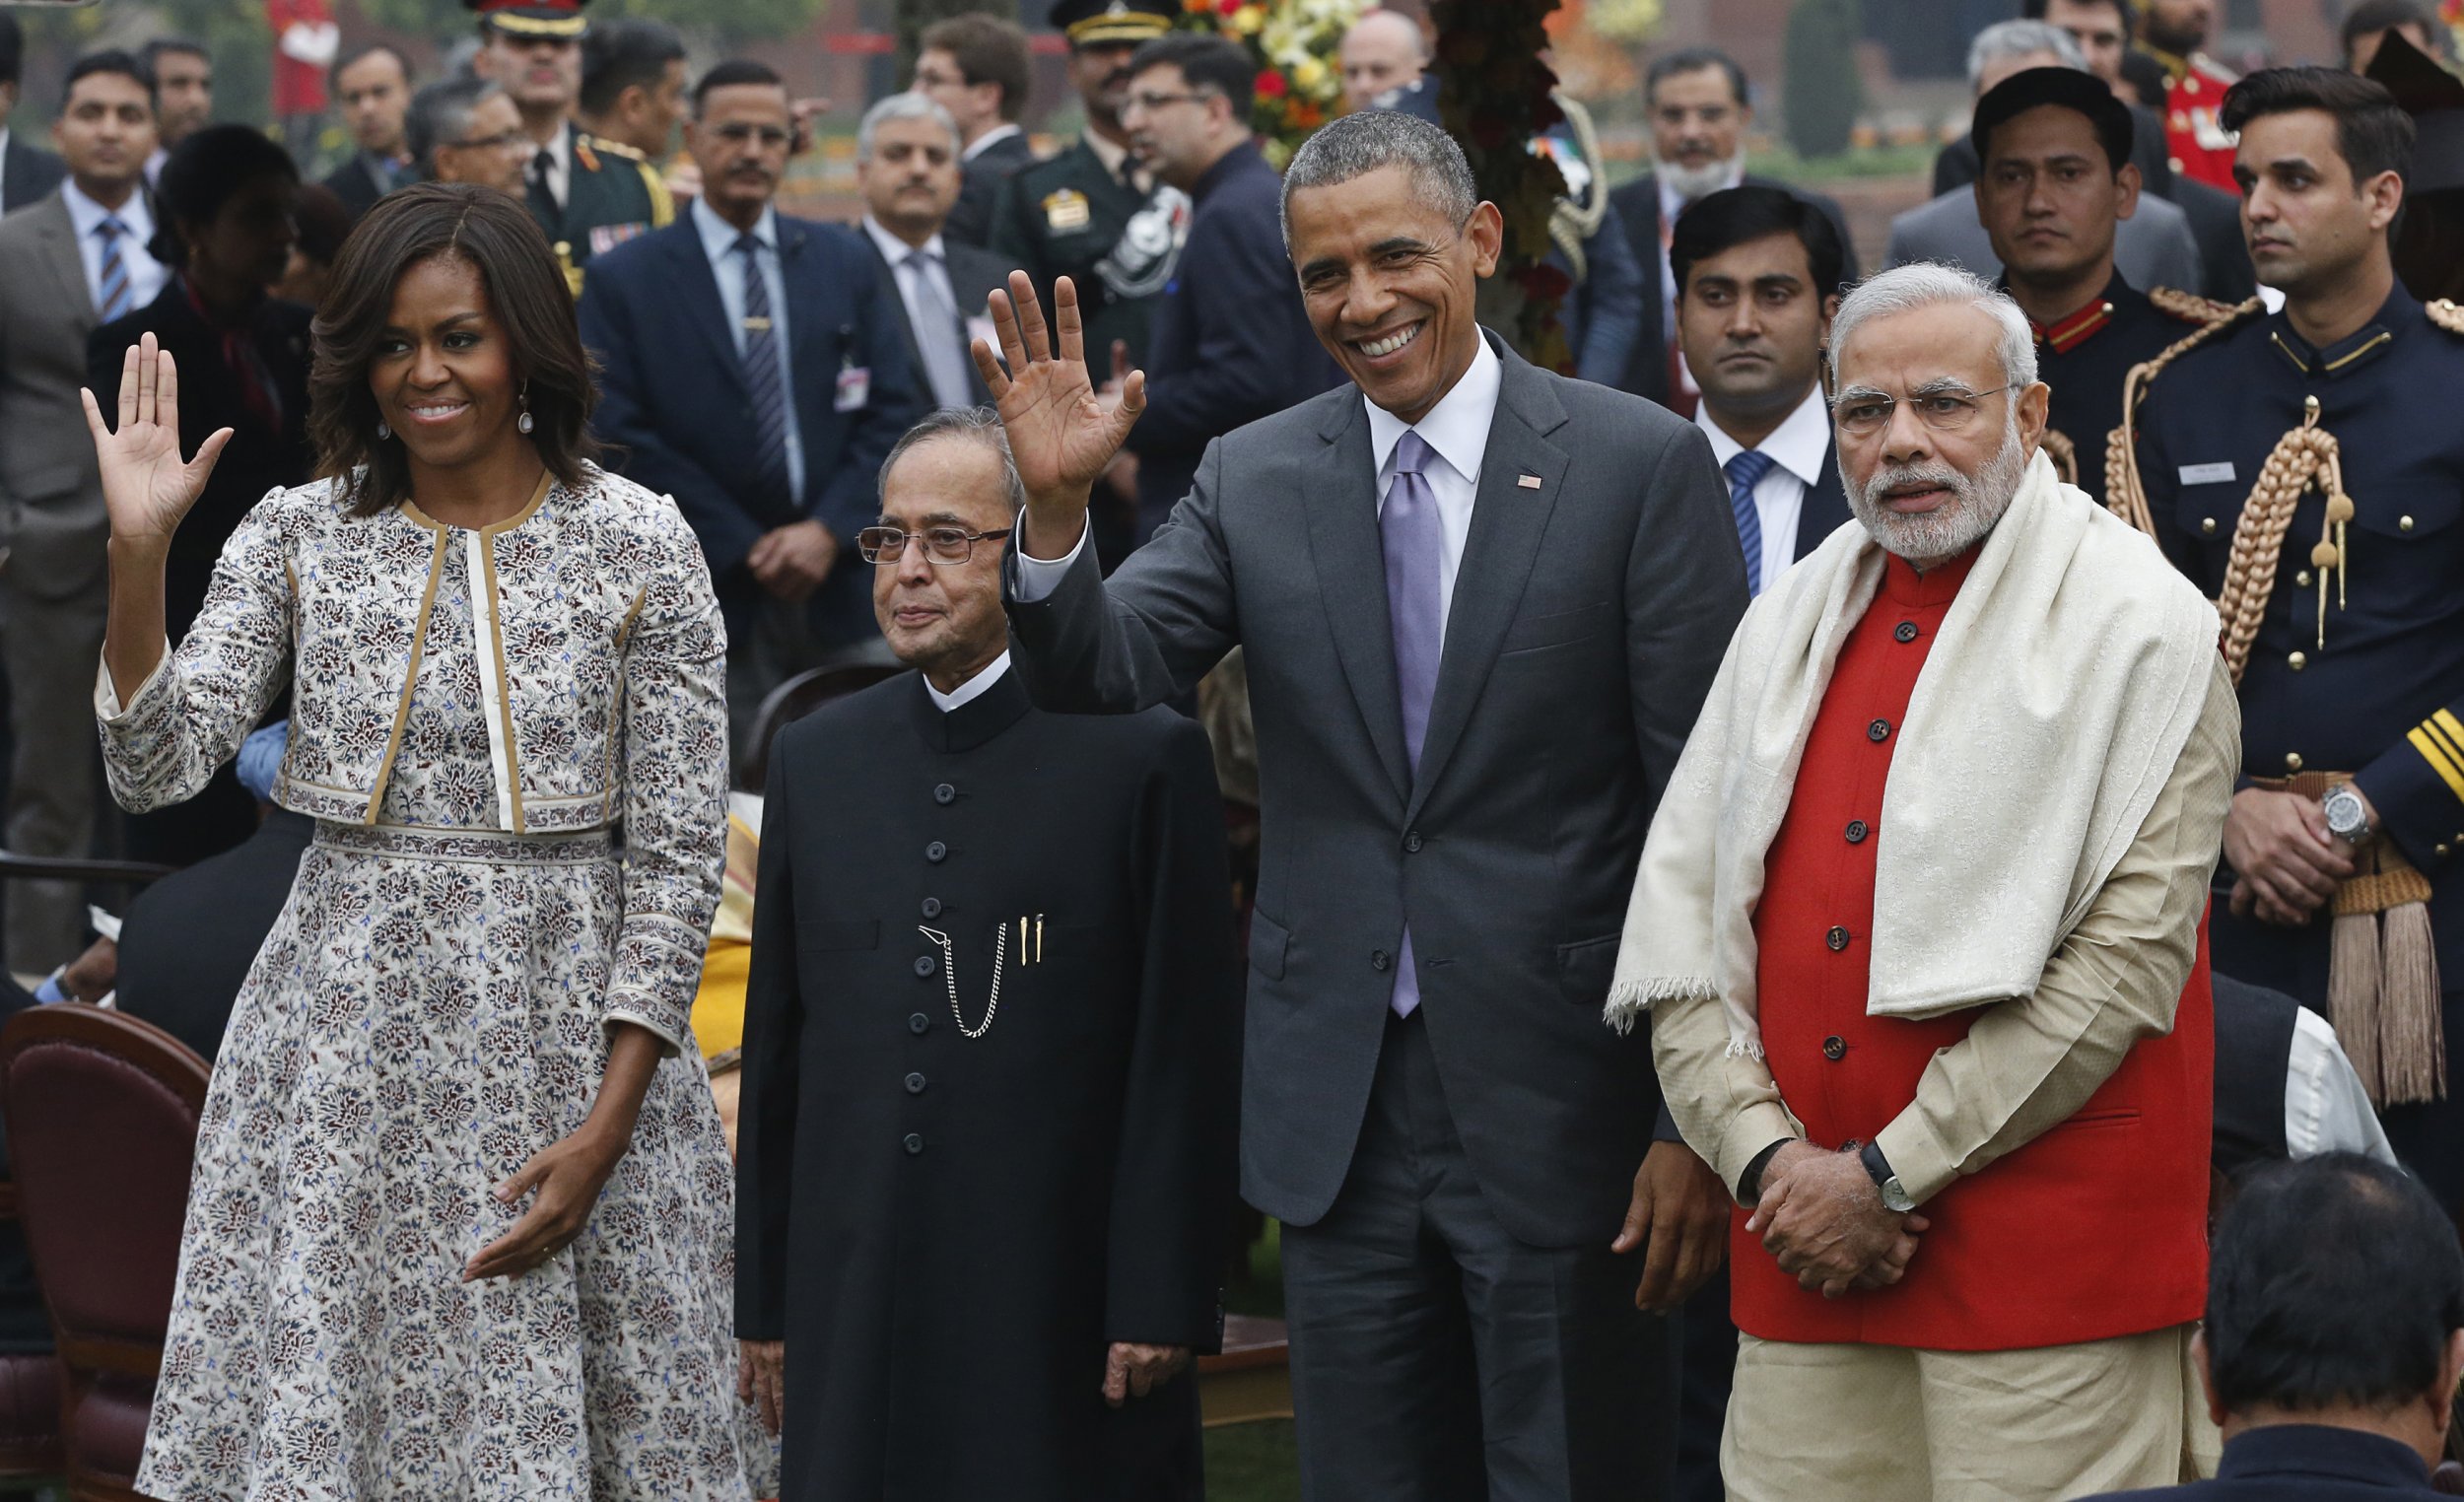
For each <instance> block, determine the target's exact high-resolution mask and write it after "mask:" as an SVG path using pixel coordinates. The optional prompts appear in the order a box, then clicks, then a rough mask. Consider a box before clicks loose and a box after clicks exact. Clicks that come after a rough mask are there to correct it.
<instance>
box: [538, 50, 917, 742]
mask: <svg viewBox="0 0 2464 1502" xmlns="http://www.w3.org/2000/svg"><path fill="white" fill-rule="evenodd" d="M790 130H791V127H790V124H789V114H788V107H787V86H786V85H785V84H783V83H782V82H781V81H780V79H779V75H778V74H777V73H775V72H773V71H772V70H771V69H770V68H769V67H768V66H767V65H765V64H762V63H757V62H747V61H738V62H723V63H720V64H719V65H718V66H716V67H714V68H712V69H711V70H710V71H709V72H708V73H705V74H704V75H702V80H701V82H700V84H698V85H697V86H696V87H695V89H694V93H693V118H692V119H691V120H690V121H689V122H688V123H687V124H686V126H685V145H686V147H687V149H688V150H689V151H691V153H692V154H693V159H694V161H695V162H696V163H697V164H698V165H699V166H700V167H701V169H702V195H701V196H700V197H699V198H696V199H695V200H694V201H693V206H692V208H691V209H689V210H688V211H687V212H686V214H685V217H684V218H683V220H682V221H680V222H679V223H677V224H674V225H671V226H669V227H668V228H667V229H665V230H660V231H656V232H654V233H652V234H650V235H646V236H643V237H642V238H641V239H640V241H639V242H638V243H628V244H626V245H624V246H622V247H620V251H619V252H618V253H614V254H610V255H609V256H607V257H606V258H605V259H603V260H601V261H598V262H597V263H595V265H594V268H593V270H592V272H591V275H590V283H589V286H588V288H586V289H585V290H584V292H583V295H582V307H581V318H582V341H583V343H585V344H587V345H588V346H589V347H590V349H591V351H592V352H593V353H594V354H596V355H597V356H598V359H599V362H600V366H601V370H600V375H599V381H600V392H601V395H600V401H599V409H598V413H597V415H596V418H595V419H594V424H595V427H596V430H597V432H598V434H599V436H600V437H601V438H602V439H605V440H607V441H608V442H610V443H612V444H616V445H617V449H618V453H619V454H620V458H619V460H618V463H619V465H620V467H621V468H622V469H623V471H624V472H625V473H626V474H627V475H629V476H631V477H632V478H633V479H636V480H639V481H640V482H642V483H643V484H644V485H647V486H649V487H650V489H652V490H655V491H664V492H666V493H667V494H669V495H672V496H674V497H675V499H676V505H677V506H678V507H679V508H681V509H682V510H683V512H684V514H685V519H686V520H688V521H690V522H692V523H693V530H694V533H695V535H697V536H698V537H700V538H701V541H702V553H703V556H704V557H705V558H706V559H707V560H708V561H709V563H710V568H711V576H712V579H713V580H714V581H715V582H716V584H717V588H718V593H719V605H720V607H721V608H722V609H724V610H725V611H726V614H727V703H728V708H729V712H730V715H731V717H732V720H733V723H734V728H735V730H736V732H737V736H738V739H739V740H741V738H742V737H743V735H744V734H745V733H746V732H748V731H749V729H750V728H751V723H750V722H751V717H752V714H753V712H754V710H756V709H757V708H759V706H760V704H761V701H762V698H763V696H764V695H766V694H767V693H768V692H769V691H770V690H771V689H773V688H775V687H777V686H778V685H779V684H780V683H782V682H785V681H786V680H787V678H788V677H790V676H792V675H793V674H795V673H797V672H800V671H802V670H803V669H804V668H807V667H810V666H812V665H814V663H815V662H816V661H818V659H819V657H820V655H821V653H822V652H823V650H824V649H827V648H828V647H830V646H833V645H837V644H842V643H847V642H853V641H860V640H863V639H864V638H866V637H869V636H871V635H872V634H873V632H874V627H873V624H872V606H871V603H870V600H869V591H868V590H867V589H866V587H865V586H866V582H867V580H865V577H864V573H865V571H864V569H863V568H862V567H861V565H859V564H857V563H856V561H855V558H854V556H853V552H852V547H853V543H852V539H853V538H854V537H855V535H856V531H857V530H858V529H859V528H861V527H863V526H865V525H867V524H869V523H870V522H871V520H872V515H873V476H874V474H875V473H876V472H877V471H878V470H879V469H880V467H881V461H882V459H883V458H884V457H885V456H887V455H888V453H889V451H890V445H891V444H895V443H896V442H898V437H899V435H900V434H901V433H904V432H905V431H906V430H907V426H908V424H909V423H910V422H911V421H913V420H914V419H915V418H916V417H917V416H919V415H920V414H921V413H922V411H923V410H924V402H923V400H922V399H921V396H920V393H919V391H918V388H917V386H916V384H915V380H914V377H913V376H912V375H911V374H910V369H911V367H910V361H909V356H908V352H907V348H906V344H905V342H904V340H903V339H902V338H901V336H900V330H899V317H898V302H897V298H896V296H895V295H894V294H892V293H890V292H889V291H888V290H887V289H886V288H885V287H884V286H883V284H882V282H881V279H880V277H879V275H878V274H877V273H876V272H875V271H874V269H873V267H874V259H873V252H872V248H871V247H870V246H869V245H867V244H865V243H864V241H863V239H861V238H860V237H859V236H857V235H856V232H854V231H852V230H848V229H845V228H843V227H840V226H836V225H820V224H813V223H810V222H808V221H804V220H798V219H790V218H787V216H785V215H783V214H780V213H779V212H778V211H777V210H776V209H775V208H773V207H772V205H771V199H772V198H773V197H774V196H775V195H776V194H777V192H778V189H779V179H780V177H781V176H782V175H783V174H784V173H785V172H786V171H787V147H788V142H789V138H790Z"/></svg>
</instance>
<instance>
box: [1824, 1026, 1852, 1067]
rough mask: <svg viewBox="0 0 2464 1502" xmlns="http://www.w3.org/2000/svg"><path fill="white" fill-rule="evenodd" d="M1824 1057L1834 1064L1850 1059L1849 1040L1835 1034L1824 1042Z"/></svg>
mask: <svg viewBox="0 0 2464 1502" xmlns="http://www.w3.org/2000/svg"><path fill="white" fill-rule="evenodd" d="M1822 1057H1823V1058H1827V1059H1829V1060H1830V1061H1831V1062H1833V1063H1837V1062H1839V1061H1840V1060H1841V1059H1843V1058H1847V1057H1848V1040H1847V1039H1845V1038H1842V1037H1840V1036H1839V1035H1838V1034H1837V1033H1833V1034H1832V1035H1831V1036H1830V1037H1828V1038H1825V1039H1823V1040H1822Z"/></svg>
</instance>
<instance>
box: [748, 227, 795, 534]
mask: <svg viewBox="0 0 2464 1502" xmlns="http://www.w3.org/2000/svg"><path fill="white" fill-rule="evenodd" d="M735 248H736V252H737V253H738V254H740V255H742V256H743V257H744V386H745V390H746V391H747V392H748V393H750V394H751V396H752V398H753V425H754V427H755V428H756V429H757V430H758V431H759V433H760V435H761V445H762V446H761V460H762V474H763V476H764V477H765V478H766V479H767V480H768V481H769V482H770V483H771V484H772V485H773V486H774V487H775V493H776V494H777V495H779V496H782V497H787V499H789V500H792V499H793V498H792V497H788V496H787V376H786V373H785V372H784V371H782V370H781V369H780V366H779V335H778V330H777V327H776V325H775V324H773V322H772V321H771V316H770V283H769V282H768V281H767V280H766V279H764V277H763V276H762V242H761V241H760V240H759V239H755V238H754V237H753V236H750V235H739V236H737V237H736V244H735Z"/></svg>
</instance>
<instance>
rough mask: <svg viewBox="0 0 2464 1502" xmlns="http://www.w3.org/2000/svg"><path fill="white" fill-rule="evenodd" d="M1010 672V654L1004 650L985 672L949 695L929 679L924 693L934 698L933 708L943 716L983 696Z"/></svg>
mask: <svg viewBox="0 0 2464 1502" xmlns="http://www.w3.org/2000/svg"><path fill="white" fill-rule="evenodd" d="M1008 671H1009V653H1008V651H1006V650H1004V651H1002V653H1001V654H1000V655H999V656H997V657H994V658H993V659H992V661H991V662H990V663H988V664H986V666H985V667H984V668H983V670H981V671H980V672H978V673H977V674H976V675H975V676H974V677H972V678H970V679H968V680H967V681H966V682H964V683H962V684H960V685H959V686H958V687H956V688H954V689H952V690H950V691H949V692H948V693H946V694H944V693H942V692H941V691H940V690H939V689H937V688H934V687H933V686H932V680H931V679H929V678H926V679H925V680H924V692H925V693H927V694H930V695H931V696H932V707H933V708H934V709H937V710H939V711H940V712H941V713H942V714H944V715H947V714H949V713H950V712H951V711H952V710H955V709H957V708H958V707H959V706H960V705H962V704H966V703H967V702H969V701H970V700H973V699H975V698H977V697H978V696H980V695H982V694H983V692H984V691H985V690H986V689H989V688H991V687H992V685H993V684H995V683H998V682H1000V681H1001V674H1003V673H1005V672H1008Z"/></svg>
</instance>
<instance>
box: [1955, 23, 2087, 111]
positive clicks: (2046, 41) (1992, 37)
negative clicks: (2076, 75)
mask: <svg viewBox="0 0 2464 1502" xmlns="http://www.w3.org/2000/svg"><path fill="white" fill-rule="evenodd" d="M2036 52H2051V53H2052V54H2053V55H2054V56H2056V57H2058V58H2060V59H2062V66H2063V67H2065V68H2077V69H2079V70H2080V71H2081V72H2083V73H2085V72H2086V71H2088V54H2087V53H2085V52H2082V51H2081V50H2080V49H2079V38H2078V37H2076V36H2073V35H2072V34H2070V33H2068V32H2066V31H2064V30H2062V29H2061V28H2060V27H2058V26H2055V25H2054V24H2053V23H2051V22H2049V21H2001V22H1996V23H1995V24H1994V25H1992V26H1989V27H1987V28H1985V30H1983V31H1981V32H1979V33H1977V34H1976V39H1975V40H1974V41H1971V42H1969V43H1968V92H1969V93H1970V94H1973V93H1975V92H1976V81H1977V80H1978V79H1981V78H1983V77H1984V76H1985V65H1986V64H1987V63H1989V62H1993V61H1994V60H1996V59H1997V58H2004V57H2026V56H2029V55H2030V54H2032V53H2036Z"/></svg>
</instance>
